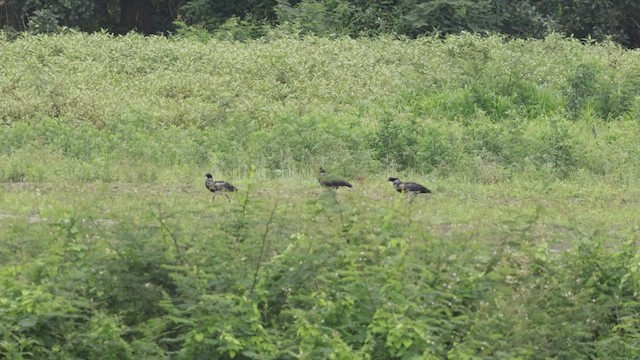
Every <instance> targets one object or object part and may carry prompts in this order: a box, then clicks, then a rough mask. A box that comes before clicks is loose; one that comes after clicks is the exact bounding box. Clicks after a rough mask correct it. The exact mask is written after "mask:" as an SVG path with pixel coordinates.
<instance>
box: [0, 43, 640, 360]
mask: <svg viewBox="0 0 640 360" xmlns="http://www.w3.org/2000/svg"><path fill="white" fill-rule="evenodd" d="M0 62H1V63H2V64H3V66H2V68H1V70H0V93H1V96H0V121H1V122H2V124H3V125H2V126H1V127H0V181H1V182H2V183H1V184H0V264H1V265H0V319H1V320H0V354H2V356H3V357H5V358H9V359H25V358H36V359H39V358H51V359H58V358H59V359H67V358H107V359H108V358H113V359H126V358H130V359H145V358H148V359H157V358H184V359H192V358H221V359H227V358H239V359H293V358H299V359H320V358H339V359H415V358H420V359H441V358H451V359H472V358H487V359H514V358H521V359H529V358H572V359H573V358H619V359H628V358H633V357H634V356H636V354H637V353H638V349H637V347H638V345H637V344H638V343H639V342H638V334H639V329H640V325H639V324H638V322H637V320H636V319H638V318H639V317H638V313H639V312H640V308H639V307H638V302H637V293H638V290H639V289H638V288H639V286H640V275H639V269H640V268H639V267H638V255H637V250H636V243H637V241H638V224H637V223H638V215H637V209H638V205H640V204H639V202H638V200H637V199H638V198H639V197H640V182H639V181H638V179H640V161H639V160H638V159H640V151H639V150H638V149H639V148H638V146H637V139H638V136H639V135H640V134H639V130H638V120H639V119H638V116H639V115H638V111H639V109H640V107H639V102H638V97H637V89H638V85H639V84H640V81H639V80H638V78H637V74H638V73H639V70H640V68H639V67H640V64H639V63H638V62H637V51H628V50H623V49H620V48H619V47H616V46H614V45H612V44H603V45H583V44H580V43H579V42H577V41H574V40H567V39H561V38H559V37H555V36H552V37H549V38H547V39H545V40H540V41H520V40H515V41H506V40H504V39H502V38H499V37H477V36H471V35H461V36H455V37H450V38H447V39H445V40H442V39H432V38H425V39H419V40H416V41H405V40H395V39H390V38H380V39H359V40H352V39H337V40H333V41H330V40H325V39H316V38H307V39H303V40H299V39H294V38H287V37H282V36H276V35H275V34H272V35H269V36H268V37H266V38H265V39H262V40H259V41H253V42H246V43H238V42H223V41H218V40H211V41H208V42H198V41H195V40H188V39H183V40H177V39H167V38H161V37H147V38H145V37H141V36H137V35H134V34H130V35H127V36H124V37H112V36H108V35H105V34H94V35H86V34H78V33H73V32H71V33H68V34H65V35H56V36H23V37H21V38H19V39H17V40H16V41H13V42H9V41H5V40H0ZM5 64H6V65H5ZM320 166H324V167H325V168H326V169H327V170H328V172H329V173H330V174H335V175H339V176H343V177H345V178H346V179H348V180H349V181H351V182H352V183H353V185H354V188H353V189H340V191H338V192H337V193H334V192H331V191H326V190H324V189H321V188H320V186H319V185H318V183H317V180H316V177H315V176H316V174H315V172H316V171H317V169H318V168H319V167H320ZM209 171H210V172H213V173H214V177H215V178H216V179H225V180H229V181H230V182H232V183H233V184H234V185H236V186H237V187H238V188H239V189H240V191H239V192H238V193H234V194H232V196H231V197H232V200H231V202H227V200H226V199H225V198H224V197H221V196H218V197H217V198H216V200H215V201H213V202H212V201H211V200H210V198H211V194H210V193H209V192H208V191H207V190H206V189H205V188H204V173H205V172H209ZM388 176H398V177H400V178H402V179H403V180H411V181H417V182H420V183H423V184H424V185H426V186H428V187H429V188H430V189H431V190H433V192H434V193H433V194H432V195H429V196H419V197H418V198H416V199H415V200H414V201H413V202H412V203H410V202H409V201H408V199H407V198H406V196H404V195H402V194H398V193H396V192H395V191H393V187H392V185H391V183H389V182H388V181H386V179H387V177H388Z"/></svg>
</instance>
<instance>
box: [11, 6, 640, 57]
mask: <svg viewBox="0 0 640 360" xmlns="http://www.w3.org/2000/svg"><path fill="white" fill-rule="evenodd" d="M0 8H1V10H2V11H0V26H2V27H3V28H4V29H5V30H7V31H9V32H11V31H30V32H36V33H49V32H57V31H59V30H60V29H61V28H64V27H68V28H77V29H79V30H82V31H88V32H92V31H99V30H106V31H108V32H111V33H114V34H123V33H127V32H130V31H137V32H140V33H143V34H158V33H160V34H170V33H172V32H175V31H176V30H178V29H179V28H181V27H185V26H186V27H191V26H194V27H198V28H200V29H203V30H206V31H209V32H216V31H220V30H221V29H227V30H228V29H230V28H232V29H236V30H242V31H237V33H238V34H242V36H241V38H242V37H258V36H260V35H261V34H262V33H263V32H264V31H263V30H265V29H269V28H273V27H287V28H291V29H293V30H295V31H297V32H299V33H300V34H315V35H320V36H352V37H358V36H375V35H380V34H397V35H404V36H408V37H417V36H420V35H425V34H431V33H439V34H443V35H446V34H451V33H459V32H462V31H469V32H475V33H501V34H505V35H508V36H513V37H520V38H540V37H544V36H545V35H546V34H548V33H550V32H559V33H563V34H566V35H567V36H575V37H578V38H591V39H594V40H603V39H606V38H611V39H613V40H614V41H616V42H618V43H620V44H622V45H624V46H627V47H634V48H635V47H640V2H638V1H636V0H615V1H610V0H514V1H511V0H371V1H369V0H367V1H364V0H302V1H298V0H292V1H287V0H235V1H215V0H126V1H125V0H0Z"/></svg>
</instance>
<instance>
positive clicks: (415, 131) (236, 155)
mask: <svg viewBox="0 0 640 360" xmlns="http://www.w3.org/2000/svg"><path fill="white" fill-rule="evenodd" d="M0 49H1V50H2V51H1V52H0V61H1V62H2V64H3V69H2V72H1V73H0V89H1V90H2V94H3V96H2V100H1V101H0V120H1V121H2V122H3V123H4V124H5V125H6V126H4V127H2V129H1V131H2V133H1V134H0V139H1V140H0V156H2V157H4V160H5V161H3V162H2V163H3V164H6V165H5V166H2V167H0V178H2V179H4V180H5V181H7V180H8V181H16V180H43V179H49V180H50V179H53V178H56V177H58V176H60V177H62V178H78V180H85V181H91V180H104V181H110V180H131V179H136V178H138V177H139V176H141V175H142V174H137V173H135V172H133V173H128V174H124V173H121V172H118V171H116V170H113V171H111V170H108V169H117V168H118V167H119V165H120V164H123V163H125V164H131V163H144V164H148V165H149V166H148V167H149V168H148V169H145V171H148V172H155V171H157V169H158V168H160V167H162V168H165V169H168V168H175V169H181V168H183V167H187V168H190V169H201V168H210V167H216V168H223V169H227V170H228V171H237V172H238V173H239V174H247V173H248V170H249V168H250V165H251V164H255V165H257V166H258V167H259V168H261V169H264V170H265V172H264V174H265V175H266V176H269V177H271V176H276V174H277V173H282V172H283V171H284V172H291V171H293V172H300V171H301V172H303V173H305V172H307V171H309V170H310V169H312V168H315V167H317V165H318V164H325V165H330V166H331V167H334V168H337V169H340V170H341V171H343V172H345V173H347V174H351V175H356V174H361V173H363V172H364V173H367V172H371V171H378V170H380V169H383V168H387V167H391V168H396V169H399V170H408V171H415V172H419V173H432V172H433V173H435V174H436V175H438V176H449V175H454V176H458V177H460V176H462V177H468V178H472V179H476V180H480V181H494V180H499V179H504V177H505V176H506V177H507V178H508V177H509V176H510V175H509V174H510V173H516V174H517V173H523V172H531V175H541V176H543V177H548V176H551V177H559V178H565V177H567V176H571V175H572V174H575V173H576V171H587V172H589V173H592V174H595V175H607V176H610V177H611V178H615V179H621V180H624V179H626V180H629V179H631V178H633V177H636V175H637V174H638V164H637V162H636V163H634V162H633V160H632V159H634V158H637V155H638V150H637V147H635V146H630V145H632V143H633V140H632V139H635V138H636V136H637V135H638V132H637V131H638V130H637V126H636V125H637V121H638V116H639V115H638V111H639V105H638V103H639V102H638V98H637V95H636V94H637V92H638V88H639V86H640V80H639V79H638V77H637V74H638V73H639V71H640V65H639V64H638V62H637V61H636V57H637V52H635V51H629V50H624V49H621V48H619V47H617V46H616V45H614V44H612V43H604V44H601V45H585V44H582V43H580V42H578V41H577V40H572V39H563V38H560V37H558V36H551V37H549V38H547V39H545V40H540V41H525V40H509V41H506V40H504V39H503V38H500V37H497V36H492V37H478V36H475V35H460V36H452V37H448V38H447V39H444V40H442V39H434V38H422V39H419V40H415V41H405V40H397V39H392V38H378V39H358V40H353V39H337V40H327V39H320V38H313V37H309V38H306V39H304V40H299V39H293V38H288V37H286V36H284V37H283V36H276V35H272V36H270V37H269V36H268V37H265V38H263V39H261V40H256V41H249V42H242V43H239V42H227V41H220V40H213V39H212V40H210V41H207V42H200V41H196V40H189V39H181V40H176V39H171V38H165V37H142V36H139V35H135V34H129V35H127V36H123V37H113V36H111V35H107V34H92V35H88V34H81V33H70V34H65V35H55V36H32V35H24V36H22V37H20V38H18V39H17V40H15V41H11V42H10V41H6V40H2V42H0ZM31 148H37V149H38V151H40V152H41V154H40V155H41V156H44V157H45V158H47V159H49V160H51V161H54V162H55V161H57V160H56V159H59V160H60V161H61V162H60V168H61V169H64V170H61V171H60V173H58V174H56V172H55V171H53V172H52V171H43V170H42V169H39V167H40V164H41V163H42V162H41V159H42V157H41V156H39V157H34V158H33V159H31V160H30V159H29V156H28V155H24V156H21V155H20V154H21V153H25V154H26V153H30V152H31ZM621 149H624V150H621ZM621 151H622V152H625V153H626V154H627V156H622V157H621V156H620V152H621ZM16 159H18V160H16ZM94 164H99V165H94ZM67 167H69V169H67ZM74 168H77V169H81V170H79V171H74V170H73V169H74ZM101 169H102V170H101ZM489 169H496V172H495V173H494V174H484V173H486V172H487V171H489ZM536 169H537V170H536ZM489 172H490V171H489ZM87 174H89V175H87ZM482 174H484V175H482ZM150 176H152V177H156V176H160V175H150ZM484 177H486V179H484ZM492 179H493V180H492ZM626 180H625V181H626Z"/></svg>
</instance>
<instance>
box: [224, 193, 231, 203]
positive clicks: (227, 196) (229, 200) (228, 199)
mask: <svg viewBox="0 0 640 360" xmlns="http://www.w3.org/2000/svg"><path fill="white" fill-rule="evenodd" d="M222 195H224V196H225V197H226V198H227V201H228V202H229V203H231V199H230V198H229V195H227V194H225V193H222Z"/></svg>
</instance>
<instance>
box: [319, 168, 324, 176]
mask: <svg viewBox="0 0 640 360" xmlns="http://www.w3.org/2000/svg"><path fill="white" fill-rule="evenodd" d="M324 174H325V171H324V168H322V167H321V168H320V175H324Z"/></svg>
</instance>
